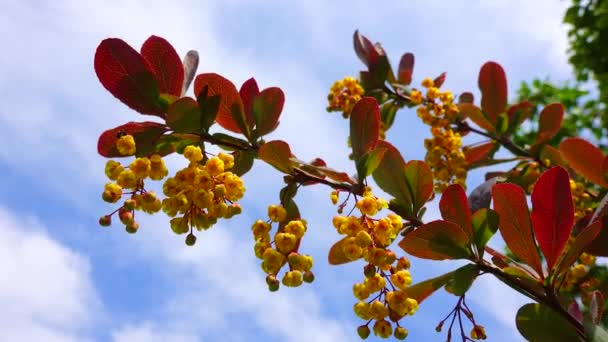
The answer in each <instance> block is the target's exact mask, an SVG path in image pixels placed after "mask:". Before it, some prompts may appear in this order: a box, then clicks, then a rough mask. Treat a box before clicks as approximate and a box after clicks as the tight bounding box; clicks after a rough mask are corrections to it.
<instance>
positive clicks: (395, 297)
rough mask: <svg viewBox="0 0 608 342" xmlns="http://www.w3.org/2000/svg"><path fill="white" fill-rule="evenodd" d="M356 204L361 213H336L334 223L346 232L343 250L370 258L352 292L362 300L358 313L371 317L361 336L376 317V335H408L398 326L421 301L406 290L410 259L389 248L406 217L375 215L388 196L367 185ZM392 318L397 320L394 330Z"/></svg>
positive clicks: (354, 257)
mask: <svg viewBox="0 0 608 342" xmlns="http://www.w3.org/2000/svg"><path fill="white" fill-rule="evenodd" d="M331 197H332V202H334V203H337V198H336V197H337V194H336V193H332V196H331ZM355 206H356V208H357V209H358V210H359V211H360V212H361V216H360V217H356V216H336V217H334V219H333V225H334V227H335V228H336V230H337V231H338V233H339V234H341V235H345V238H344V239H343V240H342V243H341V248H342V254H343V255H344V256H345V257H346V258H347V259H350V260H353V261H354V260H358V259H361V258H362V259H363V260H365V261H366V262H367V266H365V268H364V274H365V280H364V281H363V282H362V283H356V284H354V285H353V294H354V296H355V297H356V298H357V299H358V300H359V302H357V303H356V304H355V306H354V308H353V309H354V311H355V314H356V315H357V316H359V317H360V318H361V319H364V320H369V322H368V323H367V324H365V325H362V326H360V327H359V328H358V329H357V332H358V333H359V336H361V337H362V338H367V336H369V334H370V333H371V330H370V328H369V327H368V325H369V324H371V322H372V321H375V323H374V325H373V331H374V334H375V335H376V336H379V337H382V338H388V337H390V336H391V335H393V336H394V337H395V338H397V339H405V338H406V337H407V335H408V332H407V330H406V329H405V328H404V327H401V326H399V320H400V319H401V318H402V317H404V316H406V315H413V314H414V313H415V312H416V310H417V309H418V302H417V301H416V300H415V299H414V298H409V297H408V296H407V293H406V292H405V291H406V289H407V287H408V286H409V285H410V284H411V283H412V276H411V274H410V272H409V267H410V262H409V260H408V259H407V258H405V257H402V258H397V255H396V254H395V253H394V252H393V251H391V250H390V249H388V246H390V244H391V243H392V242H393V240H394V239H395V238H396V237H397V235H398V234H399V232H400V231H401V229H402V228H403V220H402V218H401V217H400V216H399V215H396V214H393V213H391V214H389V215H387V216H386V217H383V218H380V219H374V218H373V216H374V215H376V214H377V213H378V212H379V211H380V210H382V209H384V208H387V207H388V205H387V203H386V201H385V200H383V199H381V198H377V197H375V196H374V195H373V194H372V193H371V189H370V188H367V189H366V191H365V193H364V195H363V197H362V198H360V199H359V200H358V201H357V203H356V205H355ZM387 285H389V286H390V290H389V288H388V287H387ZM376 293H378V294H377V295H375V296H373V298H372V299H371V300H369V301H367V299H368V298H369V297H370V296H372V295H374V294H376ZM391 321H392V322H395V324H396V326H395V329H394V330H393V325H392V323H391Z"/></svg>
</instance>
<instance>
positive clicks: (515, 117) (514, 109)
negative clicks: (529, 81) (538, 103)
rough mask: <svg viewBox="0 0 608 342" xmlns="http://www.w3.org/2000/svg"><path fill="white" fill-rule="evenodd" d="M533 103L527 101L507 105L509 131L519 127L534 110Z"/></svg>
mask: <svg viewBox="0 0 608 342" xmlns="http://www.w3.org/2000/svg"><path fill="white" fill-rule="evenodd" d="M534 107H535V106H534V105H533V104H532V103H530V102H528V101H522V102H520V103H517V104H514V105H512V106H509V109H508V110H507V116H508V117H509V131H512V130H513V129H515V128H517V127H519V125H521V123H522V122H524V121H525V120H526V119H528V118H529V117H530V116H531V115H532V113H533V112H534Z"/></svg>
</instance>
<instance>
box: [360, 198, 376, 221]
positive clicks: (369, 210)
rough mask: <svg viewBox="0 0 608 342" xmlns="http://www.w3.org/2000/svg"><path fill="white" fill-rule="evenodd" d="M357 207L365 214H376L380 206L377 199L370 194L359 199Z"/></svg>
mask: <svg viewBox="0 0 608 342" xmlns="http://www.w3.org/2000/svg"><path fill="white" fill-rule="evenodd" d="M357 209H359V210H360V211H361V213H362V214H363V215H367V216H374V215H376V213H377V212H378V206H377V205H376V199H375V198H374V197H371V196H368V197H363V198H362V199H360V200H359V201H357Z"/></svg>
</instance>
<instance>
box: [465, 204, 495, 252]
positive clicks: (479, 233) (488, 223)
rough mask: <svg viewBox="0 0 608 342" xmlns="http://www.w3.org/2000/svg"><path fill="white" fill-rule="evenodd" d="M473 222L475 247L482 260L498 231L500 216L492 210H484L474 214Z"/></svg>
mask: <svg viewBox="0 0 608 342" xmlns="http://www.w3.org/2000/svg"><path fill="white" fill-rule="evenodd" d="M471 222H472V224H473V236H474V240H475V246H477V251H478V252H479V258H482V257H483V252H484V248H485V247H486V244H487V243H488V241H490V239H491V238H492V236H494V234H496V230H498V214H496V212H495V211H494V210H492V209H487V208H483V209H480V210H478V211H476V212H475V213H474V214H473V216H472V217H471Z"/></svg>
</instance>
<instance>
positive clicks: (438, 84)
mask: <svg viewBox="0 0 608 342" xmlns="http://www.w3.org/2000/svg"><path fill="white" fill-rule="evenodd" d="M445 75H446V73H445V72H442V73H441V74H440V75H439V76H437V77H435V79H434V80H433V85H434V86H435V87H437V88H440V87H441V86H442V85H443V82H445Z"/></svg>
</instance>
